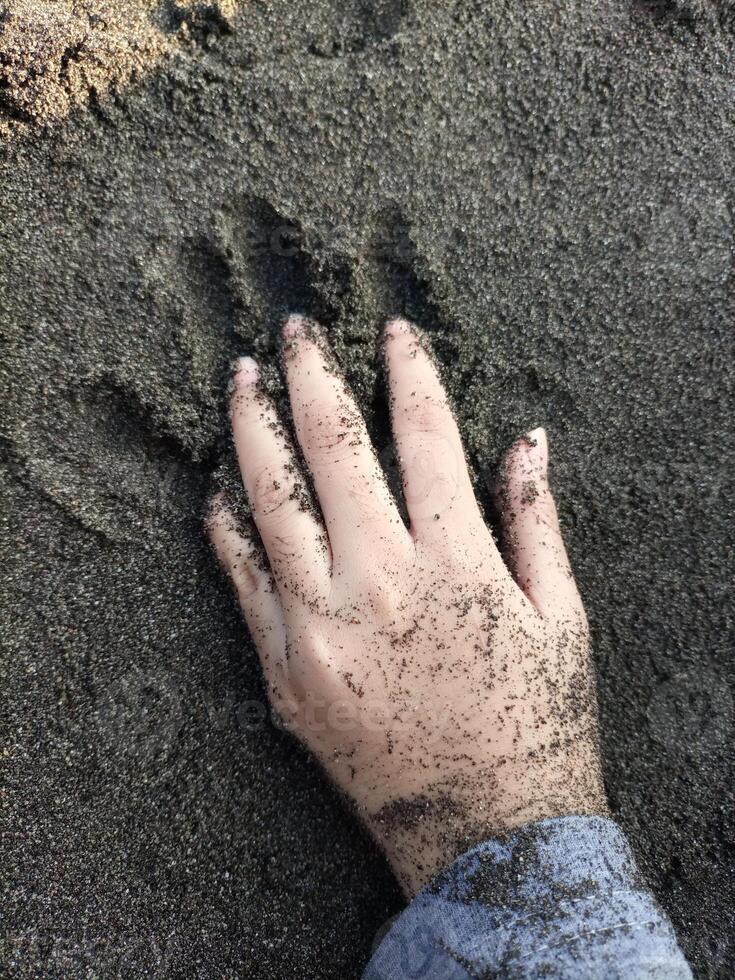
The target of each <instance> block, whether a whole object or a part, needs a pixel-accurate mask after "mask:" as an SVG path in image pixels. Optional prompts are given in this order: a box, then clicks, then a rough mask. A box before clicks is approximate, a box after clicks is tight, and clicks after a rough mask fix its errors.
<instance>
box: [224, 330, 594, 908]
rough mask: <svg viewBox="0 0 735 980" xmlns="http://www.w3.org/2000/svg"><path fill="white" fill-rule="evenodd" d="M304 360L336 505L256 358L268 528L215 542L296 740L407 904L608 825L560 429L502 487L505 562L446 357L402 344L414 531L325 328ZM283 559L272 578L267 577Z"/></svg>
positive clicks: (307, 394) (295, 372)
mask: <svg viewBox="0 0 735 980" xmlns="http://www.w3.org/2000/svg"><path fill="white" fill-rule="evenodd" d="M283 340H284V349H283V362H284V367H285V373H286V377H287V380H288V387H289V393H290V402H291V408H292V412H293V419H294V425H295V431H296V436H297V439H298V442H299V445H300V447H301V450H302V453H303V457H304V460H305V463H306V465H307V466H308V468H309V473H310V476H311V479H312V481H313V486H314V490H315V493H316V497H317V501H318V505H317V507H312V506H305V504H304V495H303V487H304V485H305V475H304V474H302V473H300V472H299V466H298V463H297V460H296V456H295V454H294V450H293V447H292V446H291V445H290V442H289V438H288V434H287V433H286V431H285V429H284V427H283V426H282V424H281V422H280V420H279V419H278V416H277V414H276V410H275V407H274V405H273V404H272V402H271V401H270V399H269V397H268V396H267V394H266V393H265V392H264V391H263V389H262V388H261V386H260V384H259V381H260V370H259V367H258V365H257V363H256V362H255V361H254V360H253V359H252V358H249V357H248V358H242V359H241V360H240V361H239V362H238V363H237V365H236V370H235V373H234V375H233V379H232V384H231V390H232V394H231V419H232V426H233V434H234V442H235V448H236V451H237V456H238V460H239V464H240V471H241V474H242V479H243V483H244V486H245V491H246V493H247V497H248V500H249V503H250V506H251V509H252V516H253V522H254V523H253V525H252V527H250V528H248V529H243V528H241V527H240V528H238V525H237V521H236V519H235V516H234V515H233V513H232V512H231V511H230V510H229V509H228V507H227V504H226V502H225V501H224V499H223V498H221V497H220V498H218V499H217V500H215V502H214V503H213V505H212V508H211V511H210V515H209V518H208V522H207V527H208V531H209V534H210V537H211V539H212V541H213V544H214V546H215V549H216V551H217V554H218V556H219V558H220V560H221V562H222V564H223V565H224V567H225V568H226V569H227V571H228V574H229V575H230V577H231V579H232V581H233V583H234V585H235V588H236V590H237V593H238V596H239V600H240V604H241V607H242V610H243V613H244V616H245V618H246V620H247V623H248V626H249V628H250V631H251V633H252V636H253V638H254V640H255V643H256V646H257V649H258V652H259V655H260V659H261V663H262V666H263V670H264V673H265V677H266V681H267V685H268V690H269V695H270V698H271V701H272V703H273V704H274V706H275V707H276V709H277V710H278V712H279V714H280V715H281V717H283V719H284V721H285V723H286V724H287V726H288V727H289V729H290V730H291V731H292V732H293V733H294V734H295V735H296V736H297V737H298V738H299V739H300V740H302V741H303V742H304V743H305V744H306V745H307V746H308V747H309V748H310V749H311V750H312V751H313V752H314V753H315V754H316V755H317V757H318V758H319V760H320V761H321V763H322V765H323V767H324V768H325V770H326V771H327V772H328V773H329V775H330V776H331V778H332V779H333V780H334V782H335V783H336V784H337V786H338V787H339V788H340V789H341V790H342V792H343V793H344V794H345V795H346V796H347V797H348V798H349V799H350V800H351V801H352V802H353V803H354V804H355V806H356V808H357V811H358V813H359V814H360V816H361V818H362V819H363V820H364V822H365V824H366V826H367V827H368V828H369V830H370V831H371V833H372V834H373V835H374V836H375V838H376V840H377V841H378V843H379V844H380V846H381V847H382V848H383V850H384V851H385V853H386V855H387V857H388V860H389V862H390V864H391V866H392V867H393V869H394V871H395V873H396V875H397V877H398V878H399V880H400V882H401V884H402V886H403V888H404V890H405V891H406V893H407V894H409V895H411V894H414V893H415V892H416V891H417V890H418V888H420V887H421V886H422V885H423V884H425V883H426V882H427V881H428V880H429V878H430V877H431V876H432V875H433V874H435V873H436V872H437V871H438V870H439V869H440V868H442V867H443V866H445V865H446V864H448V863H449V862H450V861H451V860H452V859H453V858H454V857H455V856H457V855H458V854H459V853H461V852H462V851H463V850H465V849H466V848H467V847H468V846H470V845H471V844H473V843H475V842H477V841H479V840H482V839H484V838H487V837H489V836H491V835H493V834H497V833H500V832H502V831H503V830H507V829H509V828H512V827H515V826H518V825H519V824H521V823H524V822H526V821H529V820H534V819H541V818H544V817H552V816H561V815H565V814H570V813H605V812H607V806H606V802H605V796H604V790H603V787H602V776H601V769H600V760H599V752H598V738H597V712H596V704H595V695H594V683H593V680H592V672H591V666H590V658H589V634H588V629H587V621H586V617H585V613H584V609H583V606H582V603H581V600H580V597H579V593H578V591H577V588H576V586H575V584H574V579H573V576H572V573H571V570H570V567H569V562H568V559H567V555H566V551H565V549H564V544H563V541H562V538H561V532H560V528H559V521H558V518H557V514H556V507H555V505H554V501H553V498H552V496H551V492H550V489H549V484H548V478H547V467H548V447H547V442H546V434H545V432H544V430H543V429H537V430H534V432H532V433H530V434H529V435H527V436H525V437H523V438H522V439H520V440H518V442H517V443H516V444H515V445H514V446H513V447H512V448H511V450H510V452H509V453H508V455H507V457H506V460H505V463H504V465H503V467H502V473H501V478H500V480H499V482H498V501H499V506H500V509H501V513H502V520H503V531H504V548H503V551H504V556H505V560H504V559H503V556H502V555H501V552H500V551H499V550H498V548H497V547H496V544H495V542H494V540H493V537H492V535H491V534H490V532H489V530H488V529H487V527H486V526H485V524H484V522H483V518H482V515H481V513H480V510H479V508H478V506H477V503H476V501H475V497H474V493H473V489H472V484H471V481H470V477H469V473H468V471H467V467H466V465H465V460H464V453H463V448H462V444H461V440H460V437H459V432H458V429H457V426H456V423H455V420H454V417H453V414H452V411H451V408H450V406H449V403H448V401H447V397H446V395H445V392H444V390H443V388H442V386H441V383H440V381H439V378H438V374H437V371H436V369H435V367H434V364H433V361H432V358H431V356H430V352H429V351H428V349H427V346H426V344H425V342H423V340H422V338H421V337H420V335H419V334H418V332H417V331H416V330H415V328H413V327H412V326H411V325H410V324H409V323H407V322H406V321H402V320H393V321H391V322H389V323H388V325H387V326H386V329H385V332H384V340H383V355H384V358H385V363H386V370H387V375H388V379H389V392H390V405H391V415H392V420H393V432H394V437H395V440H396V445H397V453H398V457H399V460H400V464H401V472H402V479H403V493H404V499H405V503H406V508H407V511H408V515H409V519H410V524H409V527H406V525H405V524H404V522H403V520H402V518H401V515H400V513H399V510H398V507H397V505H396V502H395V500H394V499H393V497H392V495H391V492H390V490H389V488H388V486H387V484H386V481H385V479H384V477H383V474H382V471H381V469H380V465H379V463H378V460H377V458H376V456H375V453H374V451H373V448H372V446H371V444H370V439H369V437H368V433H367V430H366V428H365V425H364V422H363V420H362V417H361V415H360V412H359V411H358V409H357V407H356V405H355V403H354V401H353V399H352V396H351V394H350V392H349V390H348V389H347V386H346V384H345V382H344V380H343V378H342V377H341V376H340V374H339V373H338V371H337V370H336V369H335V367H334V364H333V362H332V359H331V358H330V356H329V352H328V349H327V348H326V346H325V342H324V339H323V337H322V334H321V332H320V331H319V329H318V327H316V326H315V325H314V324H312V323H310V322H308V321H305V320H304V319H303V318H300V317H291V318H289V319H288V320H287V322H286V324H285V326H284V329H283ZM258 541H260V542H262V546H263V548H264V550H265V553H266V556H267V561H266V562H263V561H262V560H260V558H259V557H258V552H259V548H258Z"/></svg>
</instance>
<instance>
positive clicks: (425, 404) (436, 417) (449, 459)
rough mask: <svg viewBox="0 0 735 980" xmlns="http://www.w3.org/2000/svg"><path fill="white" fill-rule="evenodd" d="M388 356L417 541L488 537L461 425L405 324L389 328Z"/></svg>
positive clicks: (396, 435)
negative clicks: (473, 483) (459, 426)
mask: <svg viewBox="0 0 735 980" xmlns="http://www.w3.org/2000/svg"><path fill="white" fill-rule="evenodd" d="M384 350H385V361H386V368H387V371H388V381H389V387H390V403H391V415H392V422H393V435H394V438H395V442H396V450H397V456H398V458H399V460H400V464H401V474H402V478H403V492H404V496H405V499H406V507H407V509H408V514H409V517H410V519H411V531H412V533H413V535H414V536H415V537H416V538H441V539H446V538H447V536H450V537H455V536H458V537H459V536H461V537H465V536H470V537H472V536H475V535H477V534H478V533H483V534H485V535H487V529H486V528H485V524H484V522H483V519H482V515H481V514H480V510H479V508H478V506H477V501H476V500H475V494H474V491H473V489H472V483H471V480H470V476H469V473H468V470H467V463H466V461H465V456H464V449H463V447H462V440H461V438H460V435H459V430H458V429H457V423H456V422H455V419H454V416H453V414H452V410H451V408H450V406H449V402H448V400H447V396H446V393H445V391H444V388H443V386H442V383H441V381H440V379H439V375H438V374H437V371H436V367H435V366H434V363H433V361H432V359H431V357H430V356H429V354H428V353H427V351H426V349H425V347H424V346H423V344H422V342H421V340H420V339H419V337H418V335H417V334H416V332H415V330H414V328H413V326H412V325H411V324H410V323H408V322H406V321H405V320H391V321H390V322H389V323H388V324H387V325H386V328H385V348H384ZM498 561H499V562H500V558H499V557H498Z"/></svg>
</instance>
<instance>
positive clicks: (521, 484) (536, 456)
mask: <svg viewBox="0 0 735 980" xmlns="http://www.w3.org/2000/svg"><path fill="white" fill-rule="evenodd" d="M548 455H549V454H548V443H547V438H546V432H545V431H544V429H534V430H533V432H529V433H528V435H526V436H524V437H523V438H522V439H519V440H518V441H517V442H516V443H515V444H514V445H513V446H512V447H511V449H510V450H509V451H508V453H507V455H506V458H505V461H504V464H503V470H502V477H501V482H500V487H499V490H498V495H497V497H498V506H499V509H500V513H501V521H502V527H503V549H504V553H505V557H506V561H507V563H508V566H509V568H510V569H511V572H512V573H513V575H514V576H515V579H516V582H517V583H518V585H519V587H520V588H521V589H522V590H523V592H525V594H526V595H527V596H528V598H529V599H530V600H531V602H532V603H533V605H534V606H535V607H536V608H537V609H538V611H539V612H540V613H541V615H542V616H544V617H549V618H555V619H558V620H564V621H576V622H580V623H581V624H583V625H586V619H585V614H584V607H583V605H582V600H581V598H580V595H579V592H578V591H577V586H576V584H575V581H574V576H573V574H572V569H571V567H570V565H569V558H568V557H567V551H566V548H565V547H564V541H563V540H562V535H561V528H560V526H559V518H558V515H557V512H556V504H555V503H554V498H553V496H552V494H551V490H550V488H549V480H548Z"/></svg>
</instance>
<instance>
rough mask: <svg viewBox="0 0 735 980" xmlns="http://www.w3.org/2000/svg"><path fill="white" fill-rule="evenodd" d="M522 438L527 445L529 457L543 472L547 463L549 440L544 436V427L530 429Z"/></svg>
mask: <svg viewBox="0 0 735 980" xmlns="http://www.w3.org/2000/svg"><path fill="white" fill-rule="evenodd" d="M523 439H524V441H525V443H526V445H527V446H528V455H529V457H530V458H531V460H532V461H533V462H534V463H535V464H536V466H538V468H539V469H540V470H541V471H542V472H544V473H545V472H546V469H547V467H548V465H549V441H548V439H547V437H546V429H544V428H543V427H542V426H539V427H538V428H536V429H531V431H530V432H527V433H526V434H525V436H524V437H523Z"/></svg>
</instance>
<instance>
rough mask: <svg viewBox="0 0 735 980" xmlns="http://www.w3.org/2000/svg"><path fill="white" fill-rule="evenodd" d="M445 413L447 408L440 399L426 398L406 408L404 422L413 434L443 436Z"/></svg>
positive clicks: (445, 423) (445, 422) (445, 426)
mask: <svg viewBox="0 0 735 980" xmlns="http://www.w3.org/2000/svg"><path fill="white" fill-rule="evenodd" d="M447 412H448V409H447V406H446V404H445V403H444V402H443V401H442V400H441V399H440V398H432V397H430V396H427V397H425V398H421V399H419V400H417V401H413V402H411V404H410V405H407V406H406V408H405V410H404V420H405V424H406V426H407V428H409V429H410V430H411V431H413V432H422V433H425V434H427V435H431V434H433V433H442V434H443V433H444V432H445V431H446V428H447Z"/></svg>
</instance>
